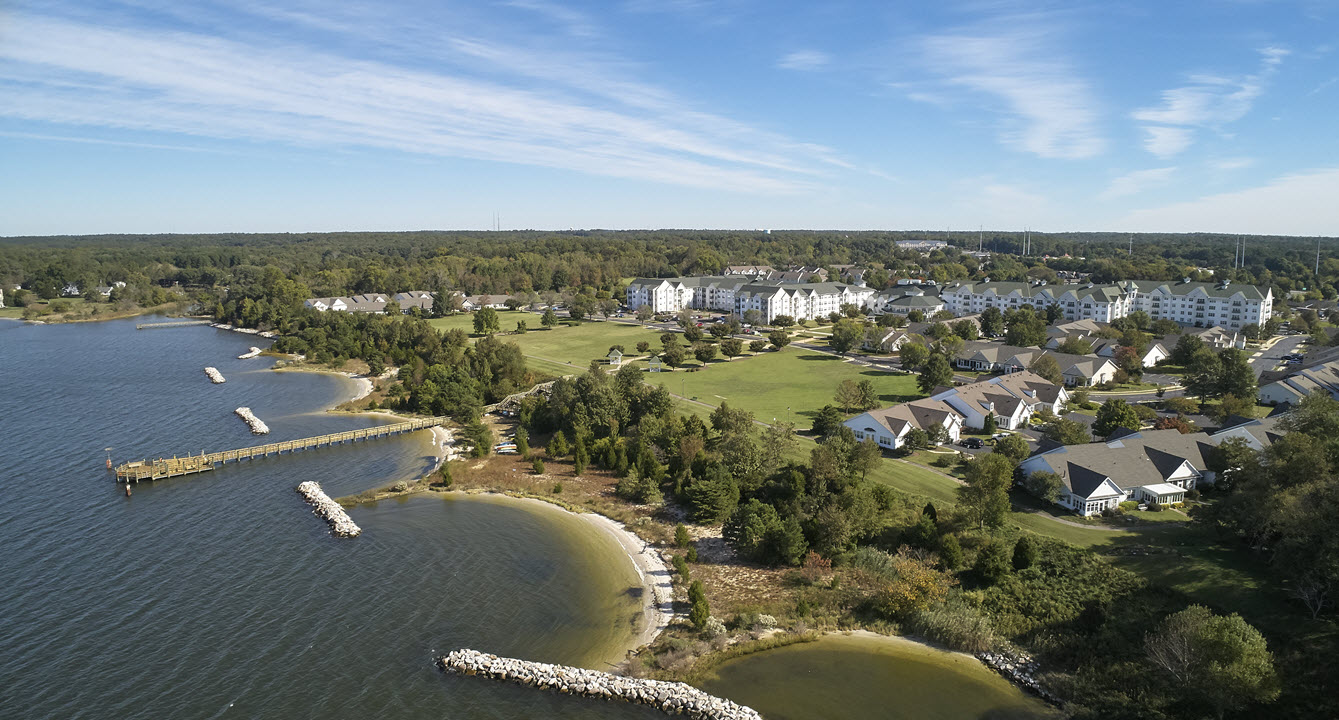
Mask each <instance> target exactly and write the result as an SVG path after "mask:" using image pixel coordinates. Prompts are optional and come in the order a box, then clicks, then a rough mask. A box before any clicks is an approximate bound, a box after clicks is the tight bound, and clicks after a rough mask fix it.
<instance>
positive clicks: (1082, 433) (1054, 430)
mask: <svg viewBox="0 0 1339 720" xmlns="http://www.w3.org/2000/svg"><path fill="white" fill-rule="evenodd" d="M1046 437H1048V438H1050V439H1052V440H1054V441H1056V442H1058V443H1060V444H1061V445H1084V444H1086V443H1090V442H1092V441H1093V437H1092V435H1091V434H1089V432H1088V426H1087V425H1084V424H1083V423H1081V422H1079V421H1077V420H1070V419H1068V418H1060V419H1058V420H1056V421H1055V422H1053V423H1051V424H1050V425H1049V426H1047V428H1046Z"/></svg>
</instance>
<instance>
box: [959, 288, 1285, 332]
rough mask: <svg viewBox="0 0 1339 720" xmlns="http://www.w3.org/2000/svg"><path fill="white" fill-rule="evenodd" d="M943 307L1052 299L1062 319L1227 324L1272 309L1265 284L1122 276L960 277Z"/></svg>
mask: <svg viewBox="0 0 1339 720" xmlns="http://www.w3.org/2000/svg"><path fill="white" fill-rule="evenodd" d="M942 297H943V299H944V304H945V307H947V308H948V309H949V310H950V311H952V312H953V314H955V315H973V314H976V313H979V312H981V311H982V310H985V309H986V308H989V307H995V308H999V309H1000V310H1009V309H1011V308H1020V307H1022V306H1024V305H1031V306H1032V307H1033V308H1035V309H1037V310H1041V309H1043V308H1047V307H1050V306H1051V305H1055V306H1057V307H1059V308H1060V311H1061V313H1062V314H1063V315H1064V317H1065V319H1067V320H1071V321H1073V320H1096V321H1099V322H1111V321H1112V320H1117V319H1119V318H1123V317H1125V316H1126V315H1129V314H1130V313H1132V312H1134V311H1136V310H1142V311H1144V312H1146V313H1148V315H1149V317H1151V318H1152V319H1154V320H1158V319H1162V318H1165V319H1168V320H1172V321H1174V322H1177V323H1181V324H1182V325H1191V326H1195V327H1213V326H1215V325H1217V326H1221V327H1224V328H1228V329H1230V330H1240V329H1241V328H1242V327H1244V326H1246V325H1249V324H1251V323H1255V324H1258V325H1263V324H1264V323H1265V322H1267V321H1268V320H1269V318H1270V316H1271V314H1272V310H1273V304H1274V298H1273V292H1272V291H1271V290H1270V289H1269V288H1267V287H1266V288H1265V289H1264V290H1263V291H1262V290H1261V289H1260V288H1258V287H1256V286H1254V285H1232V284H1230V283H1227V282H1218V283H1202V282H1190V281H1189V280H1185V281H1182V282H1179V283H1170V282H1162V281H1155V280H1126V281H1124V282H1120V283H1115V284H1111V285H1096V284H1093V283H1086V284H1081V285H1044V284H1035V283H1024V282H979V283H963V284H961V285H957V286H954V287H950V288H945V290H944V291H943V293H942Z"/></svg>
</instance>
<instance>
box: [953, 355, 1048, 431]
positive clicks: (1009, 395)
mask: <svg viewBox="0 0 1339 720" xmlns="http://www.w3.org/2000/svg"><path fill="white" fill-rule="evenodd" d="M930 399H931V400H939V401H942V402H944V403H947V404H948V405H949V406H950V407H952V408H953V409H954V410H955V411H956V412H957V413H958V414H959V415H961V416H962V418H963V425H965V426H966V427H969V428H973V429H976V430H980V429H981V428H983V427H985V420H986V416H988V415H994V416H995V424H996V426H997V427H1000V428H1004V429H1006V430H1014V429H1018V428H1021V427H1026V426H1027V423H1028V420H1030V419H1031V418H1032V415H1033V414H1034V413H1036V412H1038V411H1040V410H1042V409H1043V408H1046V409H1049V410H1050V411H1051V412H1053V413H1057V414H1058V413H1059V412H1060V410H1061V408H1063V407H1064V406H1065V403H1066V402H1068V401H1069V394H1068V393H1067V392H1065V389H1064V388H1063V387H1060V386H1059V385H1056V384H1055V383H1053V382H1051V381H1049V380H1047V379H1046V378H1043V377H1041V376H1040V375H1037V374H1035V373H1032V372H1029V371H1027V370H1023V371H1020V372H1016V373H1012V374H1009V375H1001V376H999V377H993V378H989V379H986V380H981V381H978V382H974V383H969V384H967V385H959V386H958V387H954V388H946V389H944V390H941V391H938V392H936V393H935V394H933V395H931V396H930Z"/></svg>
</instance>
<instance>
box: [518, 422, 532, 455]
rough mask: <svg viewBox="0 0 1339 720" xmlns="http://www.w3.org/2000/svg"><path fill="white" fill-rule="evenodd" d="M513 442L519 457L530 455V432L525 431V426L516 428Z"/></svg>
mask: <svg viewBox="0 0 1339 720" xmlns="http://www.w3.org/2000/svg"><path fill="white" fill-rule="evenodd" d="M515 442H516V452H517V453H519V454H520V456H521V457H527V456H529V455H530V433H528V432H526V431H525V428H523V427H518V428H516V436H515Z"/></svg>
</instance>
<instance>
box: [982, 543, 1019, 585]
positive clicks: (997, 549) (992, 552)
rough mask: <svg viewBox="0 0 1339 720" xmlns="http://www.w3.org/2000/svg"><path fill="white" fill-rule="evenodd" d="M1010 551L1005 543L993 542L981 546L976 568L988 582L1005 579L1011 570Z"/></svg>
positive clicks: (992, 582)
mask: <svg viewBox="0 0 1339 720" xmlns="http://www.w3.org/2000/svg"><path fill="white" fill-rule="evenodd" d="M1009 560H1010V557H1009V551H1008V550H1006V549H1005V548H1004V543H1001V542H992V543H990V544H989V545H987V546H985V547H984V548H981V552H980V553H979V554H978V555H977V556H976V566H975V570H976V572H977V574H978V575H980V576H981V577H982V579H984V580H985V581H986V582H988V583H991V584H994V583H997V582H999V581H1000V580H1002V579H1004V578H1005V577H1006V576H1007V575H1008V574H1009V573H1010V571H1011V569H1012V568H1010V563H1009Z"/></svg>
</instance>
